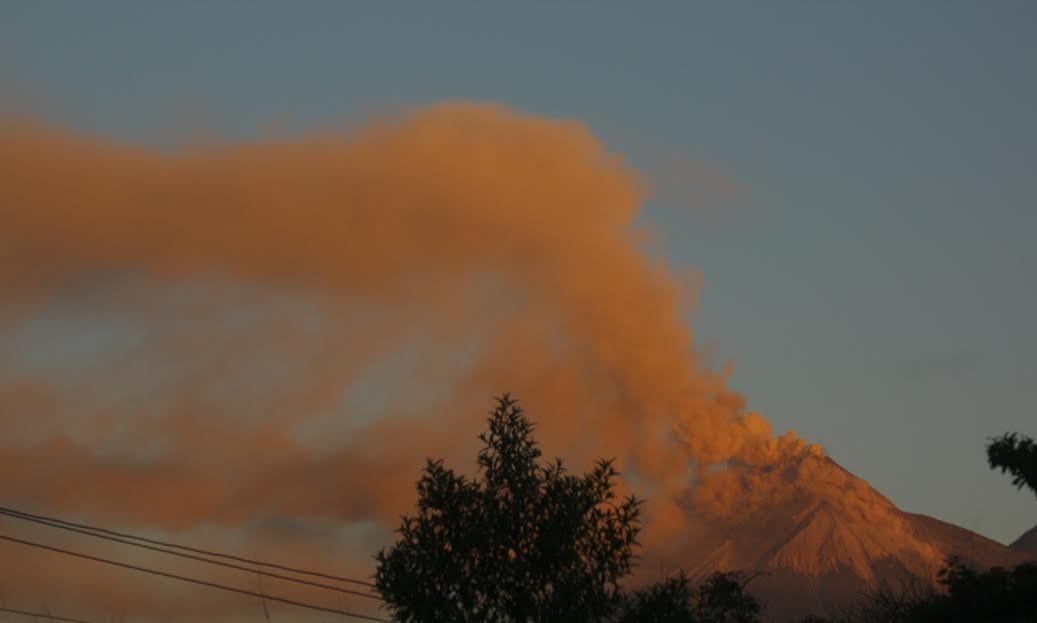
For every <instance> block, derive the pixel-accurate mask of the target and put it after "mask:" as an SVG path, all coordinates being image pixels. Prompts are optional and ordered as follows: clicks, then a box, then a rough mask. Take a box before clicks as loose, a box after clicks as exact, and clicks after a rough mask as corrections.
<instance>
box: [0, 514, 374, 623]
mask: <svg viewBox="0 0 1037 623" xmlns="http://www.w3.org/2000/svg"><path fill="white" fill-rule="evenodd" d="M0 539H2V540H4V541H10V542H12V543H19V544H21V545H27V546H29V547H36V548H39V549H45V550H48V551H51V552H56V553H58V554H65V555H67V556H74V557H76V558H82V559H84V560H92V561H94V562H100V563H104V564H106V565H112V566H115V567H122V568H123V569H130V570H132V571H140V572H143V573H150V574H152V575H157V576H161V577H164V578H170V579H173V580H180V581H181V582H189V583H191V584H198V585H200V586H208V587H210V588H217V589H220V590H224V591H230V592H232V593H239V594H241V595H248V596H249V597H259V598H260V599H269V600H270V601H277V602H281V603H283V604H288V605H291V606H299V607H300V608H308V609H310V610H317V611H320V612H327V613H330V614H341V615H344V616H348V617H353V618H356V619H364V620H367V621H377V622H378V623H391V622H390V621H388V620H387V619H379V618H377V617H373V616H368V615H366V614H357V613H355V612H348V611H345V610H335V609H334V608H325V607H323V606H315V605H313V604H309V603H306V602H302V601H294V600H292V599H285V598H284V597H276V596H273V595H265V594H263V593H257V592H255V591H249V590H245V589H243V588H235V587H233V586H227V585H226V584H217V583H216V582H209V581H207V580H199V579H196V578H189V577H185V576H182V575H177V574H175V573H167V572H165V571H159V570H157V569H149V568H147V567H139V566H137V565H131V564H128V563H125V562H118V561H116V560H109V559H107V558H100V557H98V556H91V555H89V554H83V553H80V552H73V551H71V550H67V549H62V548H60V547H52V546H50V545H44V544H43V543H35V542H33V541H25V540H22V539H16V538H14V537H11V536H7V535H6V534H0Z"/></svg>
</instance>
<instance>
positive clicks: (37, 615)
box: [0, 606, 93, 623]
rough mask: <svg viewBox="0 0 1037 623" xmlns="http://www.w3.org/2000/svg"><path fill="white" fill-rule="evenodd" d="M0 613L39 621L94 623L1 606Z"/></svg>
mask: <svg viewBox="0 0 1037 623" xmlns="http://www.w3.org/2000/svg"><path fill="white" fill-rule="evenodd" d="M0 612H8V613H10V614H20V615H22V616H23V617H35V618H37V619H50V620H51V621H65V622H66V623H93V622H92V621H84V620H83V619H70V618H68V617H59V616H56V615H53V614H44V613H42V612H28V611H26V610H15V609H14V608H4V607H2V606H0Z"/></svg>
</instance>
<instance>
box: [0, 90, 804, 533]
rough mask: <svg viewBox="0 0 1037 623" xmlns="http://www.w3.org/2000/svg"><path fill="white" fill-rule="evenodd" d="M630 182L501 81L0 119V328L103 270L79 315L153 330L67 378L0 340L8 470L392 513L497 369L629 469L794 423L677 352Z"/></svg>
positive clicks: (98, 496) (550, 424) (114, 496)
mask: <svg viewBox="0 0 1037 623" xmlns="http://www.w3.org/2000/svg"><path fill="white" fill-rule="evenodd" d="M644 194H645V189H644V187H643V184H642V183H641V182H640V181H639V178H638V176H637V175H636V174H635V172H634V171H632V170H631V169H630V168H629V167H628V166H627V165H625V164H624V162H623V160H622V159H621V158H620V157H618V156H617V155H615V154H610V153H608V152H607V151H606V150H605V149H604V148H603V147H602V145H601V144H600V143H599V142H598V141H597V140H596V139H595V138H594V137H593V136H592V135H591V134H590V133H589V132H588V131H587V130H586V128H584V127H583V126H582V125H580V124H579V123H576V122H571V121H555V120H548V119H542V118H535V117H529V116H524V115H521V114H518V113H515V112H512V111H510V110H508V109H506V108H503V107H498V106H476V105H470V104H450V105H443V106H436V107H432V108H428V109H423V110H419V111H417V112H414V113H412V114H410V115H409V116H406V117H403V118H400V119H392V120H382V121H378V122H373V123H371V124H368V125H367V126H364V127H362V128H360V129H359V130H357V131H355V132H351V133H349V134H343V135H340V136H333V135H323V136H311V137H308V138H303V139H299V140H296V141H291V142H282V143H269V144H249V145H210V146H208V147H207V148H204V149H192V150H187V151H181V152H175V153H158V152H153V151H148V150H145V149H140V148H136V147H132V146H128V145H122V144H118V143H115V142H111V141H106V140H101V139H95V138H88V137H83V136H78V135H75V134H72V133H69V132H66V131H63V130H60V129H55V128H51V127H46V126H43V125H39V124H34V123H26V122H15V121H7V122H4V123H3V124H0V196H3V198H4V199H3V201H0V298H2V300H3V301H5V303H4V312H6V313H4V312H0V323H6V324H0V332H7V333H11V332H15V331H17V330H19V329H18V327H19V326H20V324H19V323H24V322H26V321H27V320H26V319H27V318H31V317H32V314H33V313H34V312H37V313H38V312H39V311H40V310H41V309H53V308H55V307H57V308H60V307H61V306H62V305H63V301H64V300H65V299H66V298H68V297H70V296H71V297H72V298H75V297H76V296H81V297H83V296H85V297H86V298H88V299H90V298H91V297H90V296H89V295H90V293H96V291H97V289H98V288H99V287H101V286H100V285H99V284H108V285H106V286H105V287H108V288H110V293H109V294H106V295H105V296H103V297H97V296H94V297H93V298H92V299H91V302H89V303H88V304H86V311H85V312H83V313H84V320H83V322H84V323H87V324H88V323H89V319H90V318H91V317H92V316H105V315H107V317H111V318H116V319H118V318H123V317H125V318H128V320H126V322H133V323H136V325H139V328H140V331H141V333H142V335H143V336H144V337H143V338H142V339H141V342H140V343H135V344H134V345H133V346H132V347H128V350H127V351H125V352H122V353H121V354H120V355H119V356H114V355H113V356H106V357H105V358H103V360H101V361H97V362H94V363H92V364H91V365H83V366H81V367H80V368H77V369H76V370H75V371H74V372H73V373H71V374H69V373H67V372H66V373H63V374H60V375H57V376H58V377H60V378H59V379H56V378H55V374H54V373H53V372H52V371H47V370H43V371H40V370H36V369H28V370H27V368H26V366H24V365H23V363H19V361H21V360H20V359H19V355H17V354H11V353H8V354H7V356H6V357H0V365H6V366H8V369H9V370H12V371H13V372H12V374H10V375H7V379H6V380H4V381H0V397H2V398H4V402H3V406H2V407H0V431H5V439H6V440H7V441H5V442H3V443H2V445H0V491H3V492H4V495H5V496H10V498H9V499H10V500H11V503H14V504H29V505H31V506H32V507H34V508H38V509H53V510H56V511H62V512H74V513H81V514H88V515H92V516H95V517H99V518H106V519H108V520H112V521H118V522H123V524H124V525H125V524H129V525H144V526H153V527H159V528H164V529H168V530H174V531H184V530H189V529H192V528H195V527H197V526H199V525H202V524H207V523H212V524H217V525H222V526H225V527H232V526H237V525H242V524H244V523H247V522H249V521H255V520H257V519H262V518H264V517H267V518H269V517H304V518H307V517H308V518H318V519H319V518H326V517H334V518H337V519H340V520H342V521H350V522H369V521H376V522H379V521H380V522H385V523H386V524H387V525H391V524H392V523H393V522H394V521H395V518H396V517H397V516H398V514H399V513H400V512H404V511H405V510H406V509H407V508H408V507H409V505H410V504H411V503H412V502H413V493H412V490H411V484H410V483H412V482H413V480H414V479H415V478H416V476H417V470H418V469H419V468H420V465H421V462H422V460H423V458H424V457H425V456H443V457H447V458H448V460H451V461H453V462H454V463H455V464H458V465H459V466H461V467H462V468H465V467H468V466H469V465H470V461H471V457H472V456H473V455H474V452H473V450H474V448H475V435H476V434H477V433H478V432H479V430H480V428H481V425H482V421H483V418H484V414H485V410H486V408H487V406H488V403H489V397H490V396H491V395H493V394H496V393H499V392H501V391H507V390H510V391H514V392H516V393H517V394H518V395H519V396H520V397H521V398H522V399H523V401H524V404H525V405H526V406H527V407H528V408H529V410H530V412H531V415H532V416H533V417H534V419H536V420H537V421H538V423H539V431H540V437H541V439H542V440H543V442H544V445H545V446H546V448H547V450H548V452H549V453H557V454H560V455H562V456H565V457H567V458H571V459H573V461H575V463H576V465H578V466H579V465H586V464H587V462H588V461H589V460H590V459H592V458H595V457H599V456H615V457H618V458H619V460H620V462H621V464H622V466H623V468H624V469H625V470H626V471H627V473H628V474H629V475H630V476H631V480H632V481H633V482H634V484H635V486H636V487H637V488H638V490H639V491H641V492H642V493H646V494H649V495H658V496H660V497H665V496H666V495H668V493H670V492H673V491H678V490H680V489H682V488H683V487H686V486H687V484H688V482H689V479H690V478H691V471H690V466H691V464H692V463H695V462H698V463H715V462H721V461H727V460H736V461H743V462H749V463H757V462H764V461H768V460H770V458H771V457H773V456H774V455H775V454H776V453H779V452H782V451H783V448H792V449H797V450H798V449H801V443H800V442H799V441H798V440H796V439H795V438H792V437H784V438H781V439H776V438H774V437H773V436H772V434H771V430H770V426H769V424H768V423H767V422H766V421H765V420H764V419H763V418H761V417H760V416H759V415H756V414H753V413H747V412H746V411H745V401H744V400H743V398H742V397H741V396H740V395H738V394H737V393H735V392H733V391H731V390H729V389H728V388H727V386H726V378H725V375H723V374H721V373H718V372H715V371H712V370H710V369H709V368H708V367H707V366H706V365H704V363H703V361H702V359H701V358H700V357H699V356H698V355H697V354H696V352H695V350H694V345H693V340H692V336H691V334H690V332H689V330H688V328H687V326H686V325H685V324H684V323H683V322H682V321H681V317H682V311H683V310H682V309H681V305H682V303H683V302H684V301H687V300H689V296H688V294H689V293H688V292H686V291H685V289H684V286H683V285H682V283H683V282H682V281H681V280H680V279H678V278H677V277H675V276H674V274H673V273H672V272H671V270H670V269H669V267H667V266H666V265H665V264H661V263H659V262H658V261H655V260H652V259H650V257H651V256H650V254H648V253H646V252H645V251H646V249H645V247H644V245H645V244H646V243H645V236H644V235H643V232H642V231H640V230H639V229H637V228H636V227H635V226H634V219H635V217H636V216H637V213H638V209H639V203H640V201H641V200H642V199H643V198H644ZM111 284H115V285H111ZM70 292H71V293H72V294H69V293H70ZM77 293H78V294H77ZM83 293H86V294H83ZM4 318H6V320H5V319H4ZM113 322H117V320H116V321H113ZM2 343H3V342H0V344H2ZM31 348H32V345H31V344H30V345H29V349H30V350H31ZM3 354H4V353H0V355H3ZM70 379H71V380H70ZM372 379H374V380H372ZM141 387H146V388H148V389H147V390H146V391H143V390H140V389H139V388H141ZM134 388H137V390H136V393H134ZM358 388H359V389H358ZM128 394H129V397H127V396H128ZM372 402H374V403H378V404H377V405H375V406H372V404H371V403H372ZM368 411H369V412H370V413H367V412H368ZM361 412H365V415H364V416H363V417H361V416H360V415H359V414H360V413H361ZM8 433H10V435H8ZM15 433H16V434H15ZM671 510H672V509H671ZM660 516H662V511H660ZM668 523H670V524H672V523H673V522H672V521H669V522H668ZM660 525H662V522H660ZM376 545H377V544H372V545H371V549H372V550H373V549H374V547H376Z"/></svg>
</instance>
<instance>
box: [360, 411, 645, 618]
mask: <svg viewBox="0 0 1037 623" xmlns="http://www.w3.org/2000/svg"><path fill="white" fill-rule="evenodd" d="M533 429H534V427H533V425H532V424H531V423H530V421H529V420H528V419H527V418H526V417H525V416H524V415H523V413H522V410H521V409H520V408H519V407H518V405H517V404H516V401H515V400H513V399H512V398H510V397H509V396H507V395H505V396H504V397H502V398H500V399H498V403H497V407H496V409H495V410H494V411H493V412H492V413H491V415H490V418H489V431H488V432H486V433H483V434H482V435H480V436H479V439H480V440H482V442H483V448H482V450H481V451H480V452H479V455H478V466H479V470H478V475H477V476H476V477H475V478H471V479H469V478H466V477H465V476H462V475H459V474H456V473H454V471H453V470H450V469H447V468H446V467H444V466H443V463H442V461H434V460H429V461H428V462H427V464H426V466H425V469H424V472H423V474H422V476H421V479H420V480H419V481H418V485H417V490H418V507H417V513H416V514H414V515H407V516H404V517H403V518H402V522H401V525H400V528H399V530H398V533H399V540H398V541H397V542H396V543H395V544H394V545H392V546H391V547H390V548H388V549H385V550H382V551H380V552H379V553H378V554H377V555H376V559H377V563H378V568H377V572H376V575H375V584H376V586H377V588H378V591H379V592H380V593H381V595H382V597H383V598H384V599H385V601H386V603H387V604H388V607H389V609H390V610H391V612H392V614H393V616H394V617H395V618H396V619H397V620H399V621H401V622H403V623H419V622H421V623H424V622H436V623H455V622H458V623H460V622H465V623H498V622H499V623H505V622H506V623H519V622H521V623H527V622H537V623H540V622H543V623H547V622H553V621H558V622H562V621H565V622H574V623H579V622H594V623H598V622H600V621H602V620H604V619H605V618H606V617H609V616H611V615H612V614H613V613H614V611H615V609H616V607H617V606H618V605H619V603H620V602H621V594H620V588H619V585H618V581H619V579H620V578H622V577H623V576H625V575H626V574H627V573H629V571H630V569H631V564H632V561H633V548H634V546H635V545H636V543H637V541H636V539H637V535H638V532H639V529H640V522H639V512H640V505H641V501H640V500H638V499H637V498H635V497H633V496H631V497H628V498H625V499H617V496H616V493H615V491H614V487H615V478H616V476H617V475H618V474H617V472H616V470H615V469H614V468H613V466H612V463H611V462H610V461H605V460H603V461H599V462H598V463H597V466H596V467H595V468H594V470H593V471H592V472H590V473H589V474H584V475H580V476H577V475H572V474H569V473H568V472H567V471H566V469H565V468H564V466H563V465H562V462H561V460H560V459H556V460H554V461H552V462H547V463H545V464H541V463H540V461H539V459H540V456H541V452H540V449H539V448H538V447H537V444H536V442H535V441H534V440H533Z"/></svg>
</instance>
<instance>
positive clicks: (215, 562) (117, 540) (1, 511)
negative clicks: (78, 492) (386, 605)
mask: <svg viewBox="0 0 1037 623" xmlns="http://www.w3.org/2000/svg"><path fill="white" fill-rule="evenodd" d="M0 516H5V517H10V518H12V519H21V520H22V521H31V522H32V523H36V524H40V525H43V526H49V527H51V528H58V529H59V530H68V531H69V532H77V533H79V534H85V535H87V536H92V537H94V538H98V539H104V540H106V541H113V542H115V543H122V544H123V545H130V546H132V547H140V548H143V549H148V550H152V551H155V552H162V553H163V554H169V555H171V556H179V557H181V558H187V559H190V560H197V561H199V562H207V563H209V564H211V565H217V566H220V567H226V568H228V569H237V570H238V571H247V572H249V573H256V574H259V575H265V576H267V577H271V578H277V579H278V580H286V581H288V582H296V583H298V584H305V585H307V586H315V587H317V588H323V589H327V590H329V591H338V592H340V593H346V594H348V595H358V596H360V597H366V598H367V599H375V600H378V601H381V597H379V596H378V595H372V594H371V593H362V592H360V591H354V590H351V589H348V588H342V587H341V586H332V585H330V584H321V583H320V582H312V581H310V580H304V579H302V578H293V577H291V576H288V575H281V574H279V573H273V572H270V571H263V570H262V569H253V568H249V567H242V566H240V565H235V564H233V563H229V562H222V561H219V560H212V559H211V558H203V557H201V556H195V555H192V554H185V553H183V552H177V551H173V550H168V549H163V548H161V547H155V546H153V545H145V544H144V543H134V542H133V541H129V540H126V539H120V538H118V537H113V536H106V535H104V534H99V533H96V532H91V531H89V530H86V529H81V528H73V527H72V526H66V525H62V524H61V523H58V522H57V521H56V520H54V521H52V520H45V519H37V518H35V517H33V516H30V515H27V514H24V513H22V512H21V511H9V510H7V509H3V508H0Z"/></svg>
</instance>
